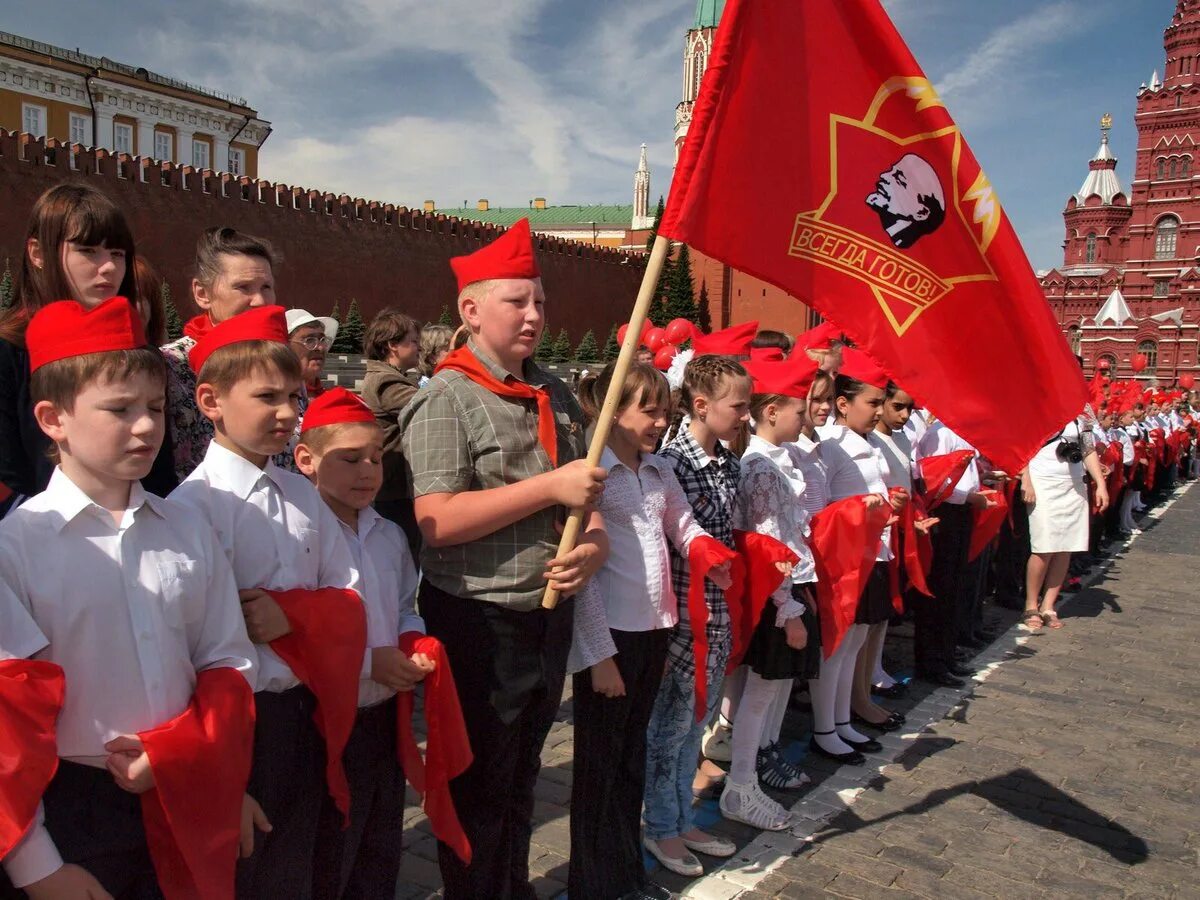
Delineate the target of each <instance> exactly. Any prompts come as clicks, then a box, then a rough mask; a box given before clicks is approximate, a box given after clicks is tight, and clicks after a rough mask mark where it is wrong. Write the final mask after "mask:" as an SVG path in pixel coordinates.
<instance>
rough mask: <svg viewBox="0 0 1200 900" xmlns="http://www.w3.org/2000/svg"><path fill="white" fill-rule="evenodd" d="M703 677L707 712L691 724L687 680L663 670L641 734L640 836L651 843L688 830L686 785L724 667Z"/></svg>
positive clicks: (692, 703) (692, 701) (692, 693)
mask: <svg viewBox="0 0 1200 900" xmlns="http://www.w3.org/2000/svg"><path fill="white" fill-rule="evenodd" d="M719 662H720V665H719V666H717V667H716V671H715V672H709V673H708V698H707V699H708V709H707V710H705V714H704V717H703V718H702V719H701V720H700V721H699V722H697V721H696V716H695V707H696V689H695V684H694V683H693V681H692V679H690V678H683V677H681V676H680V675H679V674H678V672H677V671H676V670H675V669H674V668H673V667H670V666H668V668H667V672H666V674H665V675H664V676H663V680H662V684H661V685H660V686H659V689H658V696H657V697H656V698H655V700H654V711H653V712H651V714H650V725H649V727H648V728H647V729H646V803H645V810H644V811H643V818H644V819H645V822H646V828H645V835H646V837H647V838H650V839H651V840H655V841H661V840H664V839H665V838H671V837H678V836H679V835H681V834H685V833H687V832H689V831H691V830H692V828H693V827H694V823H693V817H692V800H693V797H692V779H693V778H694V777H695V775H696V764H697V762H698V760H699V758H700V742H701V741H702V740H703V738H704V729H705V726H707V724H708V723H709V722H710V721H711V720H712V717H713V715H714V714H715V713H716V711H717V707H719V706H720V705H721V683H722V682H723V681H724V680H725V662H724V659H721V660H719Z"/></svg>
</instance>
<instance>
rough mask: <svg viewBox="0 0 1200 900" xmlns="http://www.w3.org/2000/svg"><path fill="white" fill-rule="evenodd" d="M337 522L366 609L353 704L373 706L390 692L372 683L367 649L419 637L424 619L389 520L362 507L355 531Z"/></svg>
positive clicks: (408, 557)
mask: <svg viewBox="0 0 1200 900" xmlns="http://www.w3.org/2000/svg"><path fill="white" fill-rule="evenodd" d="M338 524H339V525H341V526H342V536H343V537H345V539H346V544H347V546H348V547H349V548H350V555H351V557H352V558H353V559H354V568H355V569H356V570H357V571H358V575H359V578H360V583H361V585H362V598H363V605H364V606H365V607H366V609H367V650H366V653H365V654H363V666H362V672H361V673H360V678H359V684H358V705H359V706H374V705H375V704H377V703H382V702H383V701H384V700H386V699H388V697H390V696H392V694H394V693H396V692H395V691H393V690H392V689H391V688H389V687H386V686H385V685H382V684H380V683H379V682H378V681H374V680H372V678H371V649H372V648H373V647H395V646H396V644H397V639H398V638H399V637H400V635H402V634H404V633H405V632H406V631H418V632H420V633H421V634H424V633H425V620H424V619H422V618H421V617H420V616H418V615H417V611H416V600H417V584H418V583H419V581H420V579H419V578H418V577H417V568H416V566H414V565H413V561H412V552H411V551H410V550H409V549H408V540H407V539H406V538H405V537H404V532H403V531H401V530H400V526H399V525H397V524H396V523H395V522H389V521H388V520H387V519H385V518H384V517H383V516H381V515H379V513H377V512H375V510H373V509H371V508H370V507H367V508H366V509H364V510H361V511H360V512H359V514H358V530H357V531H355V530H354V529H353V528H351V527H350V526H349V525H347V524H346V523H345V522H343V521H342V520H341V519H338Z"/></svg>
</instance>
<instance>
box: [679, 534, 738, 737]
mask: <svg viewBox="0 0 1200 900" xmlns="http://www.w3.org/2000/svg"><path fill="white" fill-rule="evenodd" d="M737 559H738V555H737V553H736V552H735V551H733V550H730V549H729V548H728V547H726V546H725V545H724V544H722V543H721V542H720V541H718V540H717V539H716V538H713V537H709V536H708V535H701V536H700V537H697V538H694V539H693V540H692V543H691V545H690V546H689V547H688V566H689V568H690V574H689V577H690V579H691V580H690V582H689V583H688V595H687V609H688V619H689V621H690V624H691V628H692V654H693V657H694V659H695V669H696V674H695V685H696V709H695V712H696V721H697V722H699V721H701V720H702V719H703V718H704V715H705V713H706V712H707V711H708V674H707V673H708V628H707V626H708V601H707V600H706V599H705V597H704V580H705V579H706V578H707V577H708V573H709V572H711V571H712V570H713V569H715V568H716V567H717V566H720V565H723V564H724V563H727V562H728V563H733V562H734V561H735V560H737ZM731 568H732V566H731ZM727 602H728V598H727Z"/></svg>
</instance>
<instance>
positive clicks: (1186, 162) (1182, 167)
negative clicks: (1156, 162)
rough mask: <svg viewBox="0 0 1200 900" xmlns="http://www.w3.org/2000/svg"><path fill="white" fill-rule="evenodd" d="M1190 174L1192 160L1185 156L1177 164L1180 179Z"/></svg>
mask: <svg viewBox="0 0 1200 900" xmlns="http://www.w3.org/2000/svg"><path fill="white" fill-rule="evenodd" d="M1191 174H1192V158H1191V157H1190V156H1185V157H1184V158H1183V160H1182V161H1180V163H1179V175H1180V177H1182V178H1188V177H1189V176H1191Z"/></svg>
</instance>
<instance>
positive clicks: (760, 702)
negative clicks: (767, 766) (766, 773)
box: [729, 669, 792, 785]
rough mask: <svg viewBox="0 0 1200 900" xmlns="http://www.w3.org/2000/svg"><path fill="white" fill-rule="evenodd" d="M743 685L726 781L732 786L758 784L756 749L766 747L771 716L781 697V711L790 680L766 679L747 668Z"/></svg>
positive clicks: (784, 706) (786, 696)
mask: <svg viewBox="0 0 1200 900" xmlns="http://www.w3.org/2000/svg"><path fill="white" fill-rule="evenodd" d="M745 672H746V686H745V687H744V688H743V689H742V696H741V698H740V701H739V702H738V704H737V716H736V718H735V719H734V722H733V761H732V763H731V764H730V766H729V780H730V781H731V782H733V783H734V784H741V785H747V784H756V783H757V781H758V748H759V747H765V746H767V745H768V744H769V743H770V741H769V740H767V739H766V738H767V736H768V731H769V730H770V729H771V728H772V727H773V721H772V720H773V715H774V713H775V710H776V707H777V706H778V705H779V700H780V698H781V697H782V705H783V708H784V710H786V709H787V698H788V694H789V693H790V692H791V687H792V680H791V679H790V678H777V679H772V680H768V679H766V678H763V677H762V676H761V675H758V674H757V673H755V672H753V671H751V670H749V669H746V670H745Z"/></svg>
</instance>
